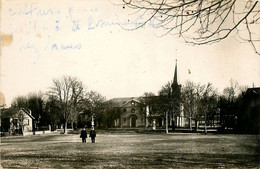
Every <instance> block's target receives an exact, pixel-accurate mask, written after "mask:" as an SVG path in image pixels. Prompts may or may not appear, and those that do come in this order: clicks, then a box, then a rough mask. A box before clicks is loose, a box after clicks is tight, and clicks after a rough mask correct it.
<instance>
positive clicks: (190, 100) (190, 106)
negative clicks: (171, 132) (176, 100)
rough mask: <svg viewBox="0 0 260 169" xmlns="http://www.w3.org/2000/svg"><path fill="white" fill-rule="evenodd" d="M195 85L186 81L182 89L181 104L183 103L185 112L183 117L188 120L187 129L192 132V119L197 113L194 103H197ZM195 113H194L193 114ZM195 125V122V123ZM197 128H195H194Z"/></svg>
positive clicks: (197, 92)
mask: <svg viewBox="0 0 260 169" xmlns="http://www.w3.org/2000/svg"><path fill="white" fill-rule="evenodd" d="M196 87H197V86H196V84H195V83H194V82H191V81H187V82H186V83H185V85H184V86H183V88H182V92H181V93H182V95H181V98H182V102H183V108H184V112H185V114H184V115H185V116H186V117H188V118H189V128H190V130H192V118H193V117H195V114H196V112H197V109H196V108H197V106H196V103H197V102H198V99H199V98H198V95H199V93H200V92H199V91H198V90H197V91H196ZM195 111H196V112H195ZM195 124H196V122H195ZM196 127H197V126H196Z"/></svg>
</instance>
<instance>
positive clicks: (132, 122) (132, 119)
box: [130, 116, 137, 127]
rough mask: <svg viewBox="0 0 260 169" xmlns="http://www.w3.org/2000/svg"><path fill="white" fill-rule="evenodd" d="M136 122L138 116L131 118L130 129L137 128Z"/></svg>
mask: <svg viewBox="0 0 260 169" xmlns="http://www.w3.org/2000/svg"><path fill="white" fill-rule="evenodd" d="M136 120H137V117H136V116H132V117H131V126H130V127H136Z"/></svg>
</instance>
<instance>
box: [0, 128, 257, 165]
mask: <svg viewBox="0 0 260 169" xmlns="http://www.w3.org/2000/svg"><path fill="white" fill-rule="evenodd" d="M1 166H2V167H3V168H13V167H14V168H33V167H35V168H194V167H195V168H219V167H223V168H258V167H259V136H258V135H234V134H230V135H228V134H226V135H217V134H207V135H205V134H198V133H195V134H194V133H192V134H190V133H185V134H184V133H170V134H164V133H149V134H143V133H132V132H129V133H109V132H106V133H97V138H96V143H95V144H92V143H91V142H90V138H89V137H88V138H87V143H81V139H80V138H79V135H78V134H68V135H63V134H49V135H34V136H26V137H6V138H1Z"/></svg>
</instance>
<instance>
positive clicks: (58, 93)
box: [11, 76, 246, 133]
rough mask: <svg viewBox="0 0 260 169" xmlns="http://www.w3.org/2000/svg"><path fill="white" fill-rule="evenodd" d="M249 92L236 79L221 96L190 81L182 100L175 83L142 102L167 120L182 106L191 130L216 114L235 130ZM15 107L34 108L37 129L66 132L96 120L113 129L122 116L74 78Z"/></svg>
mask: <svg viewBox="0 0 260 169" xmlns="http://www.w3.org/2000/svg"><path fill="white" fill-rule="evenodd" d="M245 90H246V87H240V86H239V85H238V83H237V82H235V81H234V80H231V81H230V86H229V87H226V88H225V89H224V91H223V94H218V92H217V89H216V88H215V87H214V86H213V85H212V84H211V83H208V84H206V85H201V84H199V83H198V84H196V83H194V82H191V81H187V82H186V83H185V84H184V85H183V86H182V87H181V91H180V97H179V98H178V99H176V97H173V96H174V91H173V90H172V87H171V83H170V82H168V83H167V84H166V85H164V86H162V88H161V90H160V91H159V97H158V96H155V94H153V93H151V92H146V93H144V95H143V97H142V99H143V100H142V101H143V102H144V103H145V104H147V105H150V106H149V107H150V111H149V112H150V114H149V115H147V114H146V111H145V109H144V110H143V114H144V116H149V117H152V116H153V113H157V114H158V113H159V114H161V116H164V117H165V118H168V116H170V115H172V117H176V116H179V115H180V111H172V110H174V109H175V108H176V107H177V109H178V105H180V104H181V105H182V107H183V112H184V116H185V117H186V118H187V119H189V128H190V130H192V121H195V130H196V129H197V128H198V121H199V120H201V119H202V118H204V121H205V124H206V122H209V121H210V119H214V116H215V115H216V114H219V115H220V121H221V124H220V125H221V126H223V127H230V128H234V126H235V123H236V118H237V115H238V113H239V110H240V107H239V106H240V104H241V99H242V95H243V93H245ZM171 95H173V96H171ZM175 96H176V95H175ZM11 107H16V108H27V109H30V110H31V112H32V115H33V116H34V117H35V119H36V123H38V125H37V126H47V125H51V126H52V128H55V127H56V125H58V124H63V125H64V132H65V133H67V127H68V124H70V125H71V126H70V127H71V128H75V127H83V126H84V125H86V124H90V121H91V120H92V118H94V119H95V123H96V124H98V125H99V126H101V125H102V126H103V127H112V126H113V124H112V123H113V120H114V119H116V118H119V117H120V114H121V113H122V112H121V111H120V109H119V108H118V105H115V103H113V102H110V101H106V100H105V97H104V96H102V95H101V94H99V93H97V92H95V91H88V90H87V88H86V87H85V86H84V85H83V83H82V82H81V81H80V80H79V79H77V78H76V77H71V76H63V77H61V78H59V79H53V85H52V86H51V87H50V88H49V90H48V91H47V92H46V93H41V92H38V93H30V94H28V95H27V96H18V97H16V98H14V99H13V101H12V104H11ZM149 117H145V118H149ZM172 120H174V118H172ZM167 121H168V120H167ZM173 123H174V122H173ZM205 126H206V125H205Z"/></svg>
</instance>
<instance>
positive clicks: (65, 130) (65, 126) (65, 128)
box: [64, 120, 68, 134]
mask: <svg viewBox="0 0 260 169" xmlns="http://www.w3.org/2000/svg"><path fill="white" fill-rule="evenodd" d="M67 126H68V122H67V120H66V121H65V125H64V134H68V131H67Z"/></svg>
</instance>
